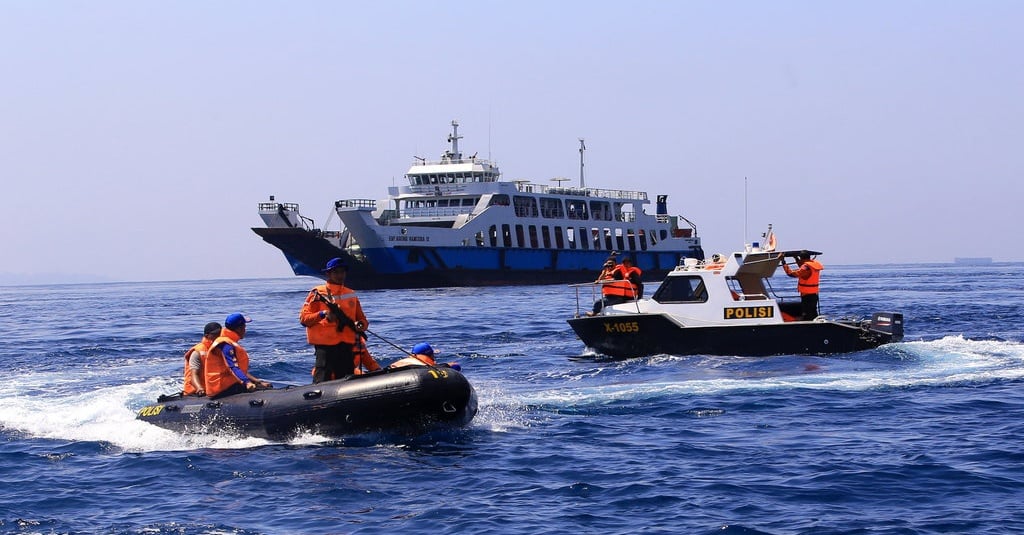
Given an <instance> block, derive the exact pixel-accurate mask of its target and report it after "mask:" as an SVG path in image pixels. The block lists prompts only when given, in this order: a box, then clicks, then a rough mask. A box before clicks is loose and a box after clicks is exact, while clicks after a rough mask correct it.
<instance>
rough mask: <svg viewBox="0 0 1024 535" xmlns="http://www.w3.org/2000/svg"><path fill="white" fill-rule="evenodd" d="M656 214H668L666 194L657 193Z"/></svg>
mask: <svg viewBox="0 0 1024 535" xmlns="http://www.w3.org/2000/svg"><path fill="white" fill-rule="evenodd" d="M655 214H656V215H668V195H658V206H657V208H656V211H655Z"/></svg>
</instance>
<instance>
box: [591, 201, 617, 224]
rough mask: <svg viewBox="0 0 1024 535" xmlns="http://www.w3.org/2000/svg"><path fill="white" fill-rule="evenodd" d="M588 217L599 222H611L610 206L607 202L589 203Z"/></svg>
mask: <svg viewBox="0 0 1024 535" xmlns="http://www.w3.org/2000/svg"><path fill="white" fill-rule="evenodd" d="M590 217H591V218H592V219H596V220H600V221H611V220H612V208H611V205H610V204H608V201H590Z"/></svg>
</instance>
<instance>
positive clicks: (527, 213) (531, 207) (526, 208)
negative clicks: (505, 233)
mask: <svg viewBox="0 0 1024 535" xmlns="http://www.w3.org/2000/svg"><path fill="white" fill-rule="evenodd" d="M512 204H513V205H514V208H515V210H516V216H517V217H537V199H534V198H533V197H525V196H522V195H516V196H515V197H512Z"/></svg>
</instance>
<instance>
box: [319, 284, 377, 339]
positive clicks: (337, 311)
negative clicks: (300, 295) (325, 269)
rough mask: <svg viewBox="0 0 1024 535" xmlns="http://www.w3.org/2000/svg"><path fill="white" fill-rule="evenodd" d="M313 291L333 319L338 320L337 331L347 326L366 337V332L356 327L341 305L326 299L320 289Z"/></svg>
mask: <svg viewBox="0 0 1024 535" xmlns="http://www.w3.org/2000/svg"><path fill="white" fill-rule="evenodd" d="M313 293H314V294H316V298H317V300H318V301H321V302H322V303H323V304H325V305H327V309H328V310H329V311H330V313H331V314H333V315H334V319H335V321H337V322H338V323H337V328H338V330H339V331H341V330H343V329H344V328H345V327H346V326H349V327H352V330H353V331H355V332H356V334H358V335H359V336H361V337H362V338H363V339H364V340H365V339H366V332H364V331H360V330H359V329H358V328H356V322H354V321H352V318H350V317H348V316H346V315H345V313H344V312H342V311H341V307H339V306H338V304H337V303H335V302H334V301H331V300H329V299H327V297H325V296H324V294H322V293H320V291H319V290H316V289H315V288H314V289H313Z"/></svg>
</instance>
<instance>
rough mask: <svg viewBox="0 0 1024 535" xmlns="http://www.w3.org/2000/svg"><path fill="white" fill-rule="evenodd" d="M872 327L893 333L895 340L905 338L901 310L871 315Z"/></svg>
mask: <svg viewBox="0 0 1024 535" xmlns="http://www.w3.org/2000/svg"><path fill="white" fill-rule="evenodd" d="M871 329H872V330H875V331H881V332H884V333H889V334H891V335H892V341H893V342H899V341H900V340H903V314H900V313H899V312H875V313H874V314H873V315H872V316H871Z"/></svg>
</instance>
